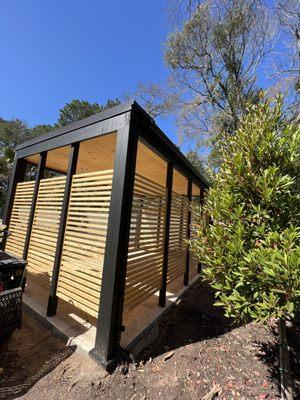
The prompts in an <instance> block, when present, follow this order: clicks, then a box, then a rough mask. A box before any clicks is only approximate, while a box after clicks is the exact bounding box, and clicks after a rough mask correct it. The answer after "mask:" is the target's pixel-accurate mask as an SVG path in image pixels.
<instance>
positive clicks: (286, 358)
mask: <svg viewBox="0 0 300 400" xmlns="http://www.w3.org/2000/svg"><path fill="white" fill-rule="evenodd" d="M278 334H279V371H280V391H281V399H282V400H292V399H293V391H292V379H291V365H290V355H289V350H288V346H287V340H286V319H285V318H279V320H278Z"/></svg>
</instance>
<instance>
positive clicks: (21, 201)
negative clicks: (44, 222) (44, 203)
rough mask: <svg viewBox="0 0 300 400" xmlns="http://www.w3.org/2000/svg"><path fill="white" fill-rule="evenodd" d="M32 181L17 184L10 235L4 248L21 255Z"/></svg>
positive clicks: (31, 192)
mask: <svg viewBox="0 0 300 400" xmlns="http://www.w3.org/2000/svg"><path fill="white" fill-rule="evenodd" d="M33 190H34V181H30V182H21V183H18V184H17V188H16V194H15V199H14V204H13V209H12V214H11V220H10V223H9V230H10V232H11V236H9V237H8V238H7V242H6V246H5V250H6V251H8V252H10V253H12V254H14V255H16V256H18V257H22V255H23V247H24V242H25V237H26V231H27V223H28V218H29V213H30V207H31V202H32V197H33Z"/></svg>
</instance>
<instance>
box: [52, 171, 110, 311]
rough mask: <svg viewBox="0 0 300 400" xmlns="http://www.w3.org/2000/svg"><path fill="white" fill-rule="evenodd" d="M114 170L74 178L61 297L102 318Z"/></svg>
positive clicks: (59, 288)
mask: <svg viewBox="0 0 300 400" xmlns="http://www.w3.org/2000/svg"><path fill="white" fill-rule="evenodd" d="M112 175H113V170H107V171H99V172H93V173H84V174H80V175H75V176H74V177H73V182H72V188H71V194H70V200H69V209H68V216H67V223H66V230H65V237H64V245H63V251H62V259H61V266H60V273H59V279H58V287H57V296H58V297H60V298H62V299H63V300H65V301H68V302H71V303H73V304H74V305H75V306H76V307H78V308H79V309H81V310H83V311H85V312H87V313H88V314H90V315H93V316H95V317H97V316H98V307H99V299H100V293H101V277H102V267H103V258H104V251H105V242H106V231H107V222H108V212H109V205H110V192H111V184H112Z"/></svg>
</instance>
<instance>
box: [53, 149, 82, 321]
mask: <svg viewBox="0 0 300 400" xmlns="http://www.w3.org/2000/svg"><path fill="white" fill-rule="evenodd" d="M78 153H79V142H76V143H73V144H72V145H71V150H70V156H69V165H68V171H67V177H66V184H65V191H64V197H63V202H62V207H61V214H60V222H59V229H58V234H57V240H56V250H55V256H54V263H53V270H52V278H51V284H50V291H49V299H48V307H47V316H48V317H52V315H55V314H56V309H57V300H58V299H57V296H56V291H57V284H58V277H59V269H60V262H61V256H62V250H63V244H64V236H65V229H66V223H67V216H68V208H69V199H70V194H71V187H72V179H73V175H74V174H75V173H76V167H77V160H78Z"/></svg>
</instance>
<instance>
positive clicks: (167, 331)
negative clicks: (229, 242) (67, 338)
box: [0, 282, 300, 400]
mask: <svg viewBox="0 0 300 400" xmlns="http://www.w3.org/2000/svg"><path fill="white" fill-rule="evenodd" d="M212 303H213V295H212V293H211V291H210V289H209V288H208V287H207V285H205V284H203V283H200V282H198V283H196V284H195V285H194V286H193V287H192V288H191V289H190V290H189V291H188V293H187V294H186V296H185V297H184V298H183V299H182V300H181V301H180V303H179V304H178V305H176V307H174V308H173V309H172V310H171V311H170V313H169V314H168V315H167V316H166V317H165V318H164V319H163V320H162V321H161V323H160V325H159V331H160V334H159V337H158V338H157V339H156V340H155V341H154V342H153V343H151V345H149V346H148V348H146V349H145V350H144V352H143V353H142V354H141V355H140V357H139V359H138V360H135V363H133V362H131V363H128V364H127V363H125V362H124V363H123V365H120V366H119V367H118V368H117V369H116V371H115V372H114V373H113V374H111V375H108V374H107V373H106V372H104V371H103V370H102V369H101V367H99V366H97V365H96V364H95V363H94V362H93V361H92V360H91V359H89V358H88V357H85V356H82V355H80V354H78V353H74V349H72V348H68V347H65V345H64V343H63V342H62V341H61V340H59V339H58V338H57V337H55V336H54V335H53V334H52V333H51V332H49V331H48V330H47V329H46V328H44V327H43V326H42V325H41V324H40V323H39V322H38V321H36V320H35V319H34V318H33V317H32V316H30V315H28V314H26V313H24V318H23V327H22V329H21V330H16V331H15V332H14V333H13V335H12V336H11V337H10V338H9V339H8V340H7V341H6V342H4V343H2V344H1V345H0V400H11V399H15V398H20V399H24V400H25V399H26V400H37V399H38V400H40V399H47V400H51V399H53V400H54V399H55V400H58V399H59V400H65V399H72V400H77V399H78V400H79V399H80V400H87V399H99V400H100V399H105V400H109V399H114V400H117V399H122V400H127V399H128V400H129V399H130V400H157V399H165V400H199V399H204V400H211V399H224V400H225V399H260V400H261V399H277V398H279V392H278V390H279V388H278V372H277V371H278V360H277V350H278V349H277V346H276V336H277V334H276V329H275V327H274V326H273V325H272V323H270V324H268V325H265V326H264V325H262V324H259V325H257V324H249V325H247V326H240V327H234V326H233V325H232V324H231V321H229V320H228V319H226V318H225V317H224V316H223V314H222V311H221V310H220V309H218V308H216V307H213V306H212ZM288 338H289V342H290V345H291V353H292V356H293V357H292V358H293V362H292V369H293V373H294V384H295V398H300V381H299V377H300V368H299V362H298V360H299V359H300V357H299V356H300V350H299V349H300V345H299V343H300V330H299V328H298V327H297V326H296V327H293V328H292V327H291V328H290V329H289V331H288Z"/></svg>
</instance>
